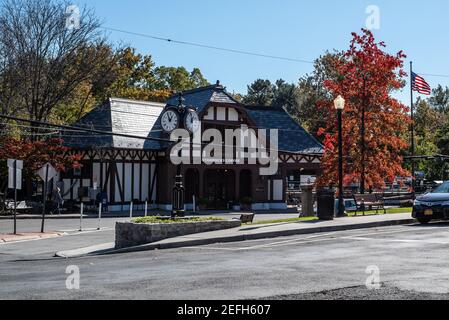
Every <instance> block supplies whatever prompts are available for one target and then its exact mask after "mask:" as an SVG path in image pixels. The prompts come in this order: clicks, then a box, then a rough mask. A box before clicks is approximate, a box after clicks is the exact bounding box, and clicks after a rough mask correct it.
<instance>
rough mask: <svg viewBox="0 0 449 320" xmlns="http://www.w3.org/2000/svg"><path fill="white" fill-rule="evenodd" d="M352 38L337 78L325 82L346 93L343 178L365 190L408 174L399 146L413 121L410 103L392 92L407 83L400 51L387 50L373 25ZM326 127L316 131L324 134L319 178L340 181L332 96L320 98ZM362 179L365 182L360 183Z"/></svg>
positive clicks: (322, 181)
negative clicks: (375, 37) (408, 105)
mask: <svg viewBox="0 0 449 320" xmlns="http://www.w3.org/2000/svg"><path fill="white" fill-rule="evenodd" d="M352 36H353V39H352V40H351V45H350V48H349V50H348V51H346V52H345V53H344V56H343V58H342V59H339V60H336V65H335V70H336V71H337V73H338V74H339V77H338V78H337V80H328V81H325V83H324V85H325V87H326V88H327V89H328V90H329V91H330V93H331V96H333V97H334V98H335V97H337V96H338V95H342V96H343V97H344V98H345V100H346V104H345V109H344V111H343V150H344V161H343V163H344V172H345V178H344V183H345V185H348V184H349V183H358V184H360V187H361V191H362V193H364V192H365V190H366V189H376V188H382V187H383V186H385V182H386V181H390V182H392V181H393V180H394V179H395V177H397V176H408V175H409V172H408V171H407V170H405V169H404V168H403V166H402V164H403V158H402V157H401V151H402V150H404V149H406V148H407V147H408V143H407V141H406V140H405V139H404V138H403V136H404V133H405V132H406V131H407V128H408V125H409V124H410V122H411V119H410V116H409V115H408V111H409V109H408V107H407V106H405V105H404V104H402V103H400V102H399V101H397V100H396V99H394V98H393V97H392V96H391V93H392V92H393V91H395V90H398V89H401V88H402V87H403V86H404V81H403V79H404V77H405V76H406V73H405V72H404V70H403V65H404V63H403V59H404V58H405V57H406V56H405V55H404V54H403V52H402V51H400V52H398V53H397V54H396V55H390V54H388V53H386V52H384V51H383V48H385V47H386V46H385V43H383V42H379V43H378V42H376V40H375V39H374V36H373V34H372V33H371V32H370V31H369V30H365V29H362V34H361V35H359V34H356V33H353V34H352ZM318 107H319V108H325V110H326V112H327V114H328V119H327V127H325V128H321V129H320V130H319V132H318V134H319V135H320V136H323V137H324V146H325V154H324V158H323V160H322V170H323V173H322V175H321V177H320V178H319V181H318V183H319V184H320V185H322V186H324V185H336V182H337V181H338V169H337V168H338V131H337V130H338V127H337V113H336V110H335V109H334V105H333V101H330V100H329V101H321V102H319V103H318ZM363 180H364V182H362V181H363Z"/></svg>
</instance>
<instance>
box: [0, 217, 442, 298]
mask: <svg viewBox="0 0 449 320" xmlns="http://www.w3.org/2000/svg"><path fill="white" fill-rule="evenodd" d="M94 234H95V233H94ZM60 239H61V240H62V239H64V238H60ZM65 239H69V237H66V238H65ZM42 241H45V240H42ZM40 243H43V242H40ZM8 246H9V245H6V246H0V297H2V298H5V299H189V300H190V299H192V300H193V299H263V298H267V297H270V298H276V297H278V298H279V297H281V298H284V299H314V298H319V299H322V298H323V295H324V296H327V297H329V298H331V299H332V297H335V298H342V299H351V298H369V297H373V296H377V297H384V298H387V299H395V298H410V299H413V298H435V299H437V298H441V299H447V298H448V296H447V293H448V292H449V281H448V280H449V268H447V264H448V261H449V259H448V258H449V252H448V247H449V224H447V223H436V224H431V225H429V226H424V227H423V226H418V225H416V226H400V227H388V228H379V229H368V230H358V231H347V232H336V233H330V234H317V235H308V236H305V235H304V236H294V237H286V238H277V239H270V240H259V241H247V242H239V243H229V244H218V245H210V246H203V247H195V248H183V249H173V250H162V251H149V252H139V253H130V254H121V255H110V256H98V257H83V258H76V259H69V260H65V259H52V258H48V257H47V256H46V255H43V254H42V252H36V254H33V252H32V250H31V249H28V254H27V255H26V256H23V255H21V254H18V251H14V250H11V251H6V252H5V249H7V248H8ZM10 246H13V245H10ZM29 247H33V246H29ZM39 247H40V248H42V247H43V246H42V245H39ZM68 266H76V267H77V268H79V270H80V289H79V290H68V289H67V288H66V279H67V276H68V275H67V274H66V268H67V267H68ZM369 266H371V268H372V267H373V266H374V267H375V268H378V270H379V272H380V274H379V280H380V283H381V285H382V286H383V287H382V288H381V289H380V290H379V291H368V290H367V289H366V287H365V283H366V281H367V278H368V277H370V275H371V274H367V273H366V271H367V267H369ZM371 270H372V269H371ZM370 283H371V282H370ZM329 292H330V293H331V294H328V293H329Z"/></svg>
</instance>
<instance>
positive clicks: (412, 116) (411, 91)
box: [410, 61, 415, 200]
mask: <svg viewBox="0 0 449 320" xmlns="http://www.w3.org/2000/svg"><path fill="white" fill-rule="evenodd" d="M410 112H411V119H412V125H411V149H412V150H411V154H412V197H413V200H414V199H415V110H414V102H413V61H410Z"/></svg>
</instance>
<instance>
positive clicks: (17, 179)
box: [8, 159, 23, 234]
mask: <svg viewBox="0 0 449 320" xmlns="http://www.w3.org/2000/svg"><path fill="white" fill-rule="evenodd" d="M22 169H23V161H21V160H15V159H8V188H9V189H14V234H17V190H21V189H22Z"/></svg>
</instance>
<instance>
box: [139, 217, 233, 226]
mask: <svg viewBox="0 0 449 320" xmlns="http://www.w3.org/2000/svg"><path fill="white" fill-rule="evenodd" d="M223 220H224V219H221V218H215V217H194V218H170V217H161V216H152V217H142V218H135V219H133V220H131V222H134V223H153V224H157V223H189V222H210V221H223Z"/></svg>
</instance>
